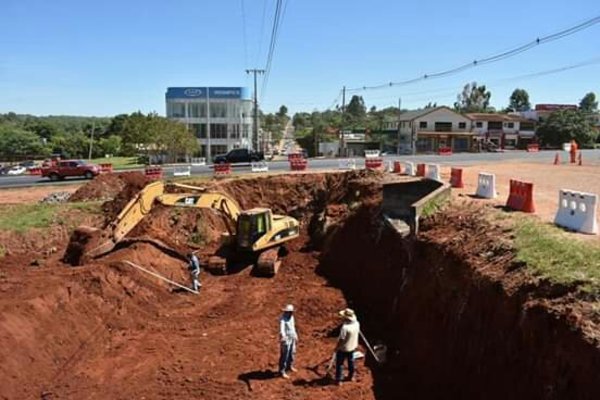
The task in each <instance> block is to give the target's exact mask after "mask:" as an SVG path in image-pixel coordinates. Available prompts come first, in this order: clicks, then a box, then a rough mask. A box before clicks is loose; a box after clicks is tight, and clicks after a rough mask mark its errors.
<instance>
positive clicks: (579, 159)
mask: <svg viewBox="0 0 600 400" xmlns="http://www.w3.org/2000/svg"><path fill="white" fill-rule="evenodd" d="M577 161H579V162H578V163H577V165H580V166H581V165H582V159H581V152H579V158H578V160H577Z"/></svg>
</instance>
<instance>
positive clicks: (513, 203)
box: [506, 179, 535, 213]
mask: <svg viewBox="0 0 600 400" xmlns="http://www.w3.org/2000/svg"><path fill="white" fill-rule="evenodd" d="M506 207H508V208H511V209H513V210H517V211H523V212H526V213H534V212H535V205H534V201H533V183H530V182H521V181H517V180H515V179H511V180H510V188H509V194H508V199H507V200H506Z"/></svg>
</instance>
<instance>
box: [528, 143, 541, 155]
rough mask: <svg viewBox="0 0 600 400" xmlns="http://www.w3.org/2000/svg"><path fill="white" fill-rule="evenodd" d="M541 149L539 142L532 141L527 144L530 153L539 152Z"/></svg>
mask: <svg viewBox="0 0 600 400" xmlns="http://www.w3.org/2000/svg"><path fill="white" fill-rule="evenodd" d="M539 151H540V145H539V144H537V143H531V144H528V145H527V152H528V153H537V152H539Z"/></svg>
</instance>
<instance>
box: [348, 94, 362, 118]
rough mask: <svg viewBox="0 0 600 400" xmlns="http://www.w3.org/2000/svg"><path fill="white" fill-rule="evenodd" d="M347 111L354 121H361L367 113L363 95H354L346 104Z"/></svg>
mask: <svg viewBox="0 0 600 400" xmlns="http://www.w3.org/2000/svg"><path fill="white" fill-rule="evenodd" d="M346 113H347V114H348V116H349V117H350V118H351V120H352V122H355V123H361V122H362V121H363V120H364V119H365V117H366V115H367V107H366V106H365V101H364V99H363V98H362V96H357V95H354V96H352V98H351V99H350V103H348V105H347V106H346Z"/></svg>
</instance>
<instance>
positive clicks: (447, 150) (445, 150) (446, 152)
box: [438, 147, 452, 156]
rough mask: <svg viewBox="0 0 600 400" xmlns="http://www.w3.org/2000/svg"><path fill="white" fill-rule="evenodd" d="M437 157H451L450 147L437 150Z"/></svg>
mask: <svg viewBox="0 0 600 400" xmlns="http://www.w3.org/2000/svg"><path fill="white" fill-rule="evenodd" d="M438 155H440V156H451V155H452V148H451V147H440V148H439V149H438Z"/></svg>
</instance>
